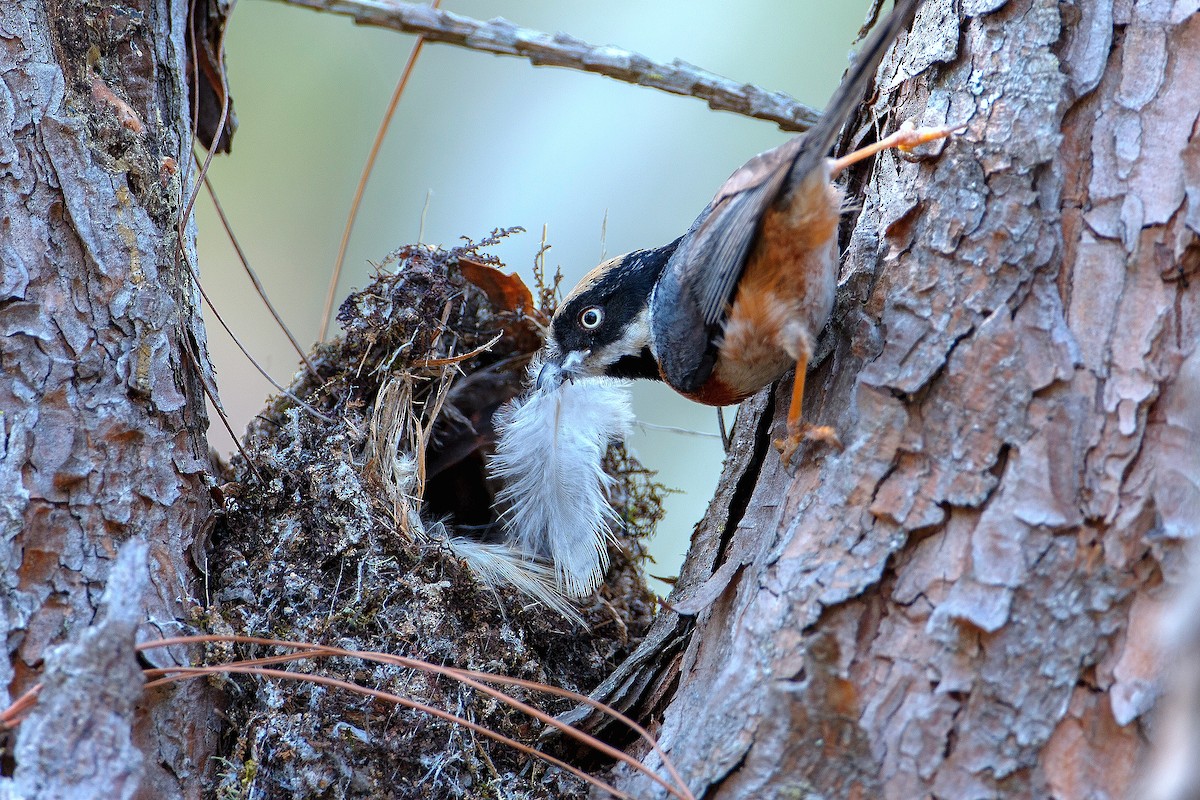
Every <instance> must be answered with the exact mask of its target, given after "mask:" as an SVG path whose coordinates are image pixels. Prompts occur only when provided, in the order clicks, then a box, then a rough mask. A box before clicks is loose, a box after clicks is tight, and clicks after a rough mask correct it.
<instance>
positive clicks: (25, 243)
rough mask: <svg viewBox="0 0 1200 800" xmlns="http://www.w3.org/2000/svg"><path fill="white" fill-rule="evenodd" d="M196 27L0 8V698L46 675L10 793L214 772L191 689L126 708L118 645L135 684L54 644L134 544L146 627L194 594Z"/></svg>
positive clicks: (87, 612) (82, 619) (138, 3)
mask: <svg viewBox="0 0 1200 800" xmlns="http://www.w3.org/2000/svg"><path fill="white" fill-rule="evenodd" d="M187 26H188V3H186V2H171V1H170V0H157V1H156V0H129V2H126V3H123V4H118V5H112V4H108V3H76V2H71V1H70V0H12V1H10V2H4V3H2V4H0V31H2V32H3V33H2V34H0V38H2V39H3V42H4V45H3V46H0V265H2V267H3V270H2V272H0V331H2V333H3V336H2V337H0V372H2V374H3V380H0V429H2V433H3V437H2V439H0V487H2V488H0V532H2V536H0V574H2V575H3V581H4V587H5V588H4V592H3V594H2V595H0V602H2V603H3V607H2V612H0V625H2V626H3V638H4V641H6V642H7V643H8V658H7V659H4V660H3V661H2V662H0V672H2V673H3V680H2V681H0V682H2V684H3V686H4V689H5V691H6V694H7V696H8V698H9V699H10V700H11V699H13V698H15V697H17V696H19V695H20V694H21V693H23V692H24V691H26V690H27V689H29V688H30V687H31V686H32V685H33V684H34V683H35V682H37V681H39V680H40V679H41V677H42V673H43V668H44V667H45V669H46V675H47V684H46V689H45V692H44V693H43V696H42V702H41V703H40V704H39V706H38V709H37V710H35V711H34V712H33V716H31V718H30V719H29V720H27V722H26V723H25V725H23V726H22V727H21V728H19V729H18V730H19V734H18V744H17V746H16V765H15V766H16V769H15V779H14V781H15V783H14V784H9V785H7V786H5V787H2V788H4V789H5V790H9V791H11V790H13V789H15V791H16V793H17V794H19V795H23V796H46V797H68V796H79V797H98V796H108V795H111V796H115V797H131V796H139V797H146V798H173V797H195V796H198V795H199V792H200V785H201V780H202V778H203V776H204V774H205V773H206V771H207V770H208V769H209V766H210V765H209V755H210V754H211V752H212V749H213V745H214V732H215V727H214V725H213V723H214V719H215V716H214V715H215V703H214V702H213V698H212V697H211V695H210V693H209V690H207V689H206V688H205V687H204V686H203V684H201V683H199V682H190V683H188V684H185V685H182V686H179V687H177V688H173V689H166V690H159V691H156V692H152V693H149V694H147V695H145V696H143V697H142V698H141V701H140V703H141V709H140V710H139V711H138V713H134V711H133V708H132V704H131V703H124V702H116V701H114V698H121V697H125V696H127V694H128V686H129V680H130V676H131V675H133V676H135V677H136V676H138V675H139V674H140V672H139V671H138V670H137V669H136V662H135V660H134V655H133V653H132V650H131V649H130V647H125V648H124V653H125V659H126V661H125V663H124V667H128V666H129V665H133V667H134V669H133V671H132V672H130V671H129V670H128V669H125V668H120V669H117V668H114V669H111V670H108V671H107V672H105V671H100V672H96V673H94V674H90V675H85V674H84V673H82V672H81V671H86V670H87V669H89V666H88V665H89V664H90V665H91V667H90V668H93V669H94V668H96V667H97V665H103V664H105V663H107V662H104V661H101V660H94V661H87V660H86V659H84V660H80V659H78V658H76V656H77V655H78V652H77V651H75V650H73V649H72V648H70V646H68V647H66V648H56V647H53V645H56V644H59V643H62V642H64V641H68V640H71V641H78V640H80V634H81V632H82V630H81V629H83V628H84V627H85V626H87V625H89V624H91V623H92V622H93V618H94V617H95V616H96V613H97V608H98V604H99V601H100V595H101V590H102V589H104V587H105V585H106V584H107V583H108V579H109V575H110V571H111V570H112V566H113V563H114V558H115V555H116V551H117V548H118V546H119V545H120V544H121V543H122V542H124V541H126V540H139V541H140V542H142V543H144V545H145V546H146V547H148V553H149V555H148V559H147V558H146V556H145V555H143V557H142V562H141V566H140V570H141V572H142V573H145V571H146V569H147V566H148V567H149V580H148V582H147V581H145V580H140V579H138V578H137V576H136V575H135V574H134V573H136V572H137V570H131V569H129V568H127V569H124V570H121V571H119V574H120V575H122V576H123V577H122V581H123V583H122V586H124V587H128V588H129V590H131V591H135V592H138V599H139V600H140V607H141V609H142V614H143V615H148V617H149V619H150V620H152V621H153V624H154V625H155V626H156V628H155V630H154V631H148V630H147V631H146V633H147V634H149V633H158V632H161V633H165V634H167V635H173V634H177V633H179V632H180V631H179V630H178V627H177V623H176V620H180V619H186V617H187V616H188V614H189V611H190V609H189V607H188V602H189V598H191V597H193V596H194V594H195V592H194V589H195V585H196V580H195V578H196V573H195V570H194V568H193V566H192V564H191V563H190V562H189V561H188V559H187V556H186V554H187V552H188V548H189V547H190V545H191V544H192V542H193V541H194V540H195V539H196V537H197V535H198V534H199V533H200V532H201V531H202V530H203V528H204V526H205V524H206V523H207V521H208V520H209V518H210V516H211V508H210V503H209V500H208V493H207V491H206V487H205V485H204V482H203V480H202V478H203V476H204V474H205V472H206V470H207V469H208V458H207V446H206V442H205V430H206V427H207V420H206V417H205V412H204V396H203V391H202V383H201V381H202V379H204V380H208V379H209V370H210V368H209V365H208V362H207V355H206V353H205V337H204V331H203V327H202V325H201V322H200V318H199V315H198V313H197V308H196V300H197V297H196V290H195V286H194V283H193V281H192V279H191V275H190V272H189V267H188V262H189V261H190V262H191V263H192V264H194V263H195V250H194V243H193V231H192V228H191V226H188V227H187V228H186V229H185V231H184V235H183V240H182V241H180V236H179V234H178V233H177V230H176V219H177V217H178V215H179V213H180V208H181V206H182V204H183V198H184V197H186V195H187V193H188V192H189V190H190V188H191V187H190V185H186V184H185V185H181V176H182V175H183V174H184V171H183V170H181V169H180V167H181V165H187V164H188V163H189V160H190V159H191V138H190V135H189V130H188V126H187V123H186V120H187V119H188V118H189V116H190V115H189V114H188V112H187V109H188V104H187V97H188V88H187V77H186V76H187V69H186V58H187V53H188V48H187V32H188V27H187ZM7 131H11V132H12V133H11V135H9V134H8V133H7ZM138 552H143V553H144V552H145V551H144V550H142V549H139V548H134V549H132V550H131V553H134V554H136V553H138ZM130 558H133V556H130ZM140 586H141V587H145V591H144V593H141V592H139V591H138V587H140ZM110 588H111V587H110ZM118 594H119V593H118ZM115 617H120V619H121V620H123V623H122V624H118V625H116V626H115V627H114V626H112V625H110V627H108V628H105V630H110V631H115V633H114V634H113V635H121V636H125V637H126V640H127V643H128V644H129V645H132V641H133V636H132V628H130V627H129V626H128V625H127V624H124V623H127V622H128V609H127V608H125V609H124V611H121V612H119V613H118V612H117V611H113V609H111V608H110V610H109V612H108V618H109V619H110V620H111V619H113V618H115ZM106 624H107V623H106ZM144 625H145V623H143V626H144ZM81 646H82V645H81ZM184 656H185V654H183V653H177V654H171V655H168V654H166V653H159V654H157V655H156V654H151V655H149V658H150V659H151V660H152V661H155V662H156V663H164V662H173V661H176V660H178V659H181V658H183V657H184ZM72 670H75V672H74V673H72ZM64 671H65V672H64ZM52 674H53V675H54V680H50V677H51V675H52ZM64 675H66V677H67V678H70V677H71V675H74V677H76V678H80V677H90V679H91V680H92V681H93V683H92V684H91V686H90V689H89V690H88V691H87V692H85V693H84V694H83V695H82V696H83V697H85V698H86V697H90V698H91V700H92V702H91V704H88V703H86V702H85V703H84V704H83V705H80V706H74V707H73V708H74V713H73V714H64V713H63V711H62V709H63V705H62V703H61V702H58V701H56V696H55V694H54V693H55V692H57V691H60V690H61V689H62V688H63V685H65V684H63V680H62V679H63V678H64ZM67 682H68V683H69V680H68V681H67ZM135 685H136V684H135ZM60 699H61V698H60ZM127 706H128V707H127ZM52 709H58V712H57V714H58V716H47V715H48V714H52V713H54V712H52V711H51V710H52ZM39 715H41V716H39ZM33 739H36V740H37V742H34V741H32V740H33ZM130 740H131V741H132V742H133V744H134V745H135V748H128V747H123V746H122V745H121V744H120V743H121V742H123V741H130ZM39 743H40V747H35V746H34V745H36V744H39ZM48 743H49V744H52V745H53V746H51V747H47V746H46V745H47V744H48ZM139 750H140V752H141V756H138V752H137V751H139ZM89 759H90V760H89ZM89 766H90V767H93V768H96V769H98V770H99V771H98V772H96V773H95V774H94V775H93V774H91V772H90V769H89ZM103 766H108V767H111V769H102V768H101V767H103ZM139 787H140V788H139Z"/></svg>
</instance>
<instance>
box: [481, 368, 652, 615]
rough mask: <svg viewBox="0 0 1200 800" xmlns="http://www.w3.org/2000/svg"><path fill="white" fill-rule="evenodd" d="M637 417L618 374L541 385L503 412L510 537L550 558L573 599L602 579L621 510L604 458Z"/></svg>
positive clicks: (502, 468)
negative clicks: (615, 506) (612, 500)
mask: <svg viewBox="0 0 1200 800" xmlns="http://www.w3.org/2000/svg"><path fill="white" fill-rule="evenodd" d="M535 368H536V365H535ZM534 374H536V373H534ZM633 420H634V417H633V409H632V407H631V405H630V400H629V383H628V381H620V380H614V379H612V378H576V379H575V380H573V381H567V382H566V383H564V384H563V385H562V386H560V387H559V388H558V389H557V390H555V391H536V390H535V391H534V392H533V393H532V394H530V395H529V396H528V397H526V398H524V399H522V400H518V401H516V402H515V403H513V404H511V405H509V406H506V407H505V408H503V409H502V410H501V411H500V412H499V414H498V415H497V421H498V422H497V429H498V430H499V431H500V437H499V439H498V441H497V443H496V453H495V455H494V456H493V457H492V461H491V470H492V473H493V475H495V476H497V477H499V478H500V479H501V480H502V481H503V483H504V488H503V489H502V490H501V491H500V493H499V494H498V495H497V497H496V501H497V503H498V504H499V505H502V506H506V510H505V512H504V515H503V519H504V527H505V531H506V533H507V537H508V542H509V544H510V545H512V546H513V547H515V548H517V549H519V550H521V551H522V552H524V553H526V554H527V555H528V556H530V557H533V558H546V559H549V560H550V562H551V563H553V564H554V573H555V578H556V580H557V583H558V587H559V589H560V590H561V591H562V592H563V593H564V594H566V595H568V596H570V597H586V596H587V595H589V594H591V593H592V592H593V591H595V589H596V587H597V586H599V585H600V582H601V581H602V580H603V579H604V570H605V569H606V568H607V567H608V547H607V543H606V541H605V540H606V538H607V537H608V536H609V535H610V534H609V525H610V524H611V523H612V522H615V521H616V514H615V513H614V512H613V510H612V507H611V506H610V505H609V503H608V490H609V488H610V487H611V486H612V484H613V482H614V481H613V479H612V478H611V477H609V475H608V474H607V473H605V472H604V470H603V468H602V467H601V462H602V461H603V459H604V453H605V451H606V450H607V449H608V444H609V442H610V441H612V440H614V439H621V438H624V437H625V436H626V435H627V434H628V433H629V431H630V429H631V428H632V426H633Z"/></svg>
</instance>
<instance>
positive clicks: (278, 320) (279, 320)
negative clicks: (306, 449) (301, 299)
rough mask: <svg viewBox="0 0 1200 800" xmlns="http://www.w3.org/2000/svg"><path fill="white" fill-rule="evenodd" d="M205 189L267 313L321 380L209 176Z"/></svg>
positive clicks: (206, 178) (311, 370)
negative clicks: (252, 261) (273, 299)
mask: <svg viewBox="0 0 1200 800" xmlns="http://www.w3.org/2000/svg"><path fill="white" fill-rule="evenodd" d="M204 188H205V189H207V190H208V197H209V199H210V200H212V204H213V210H215V211H216V212H217V219H219V220H220V221H221V227H223V228H224V229H225V235H226V236H227V237H228V238H229V243H230V244H231V245H233V249H234V252H236V253H237V257H238V260H239V261H241V262H242V269H243V270H245V271H246V277H248V278H249V279H250V282H251V283H252V284H254V291H255V292H257V293H258V298H259V299H260V300H262V302H263V305H264V306H266V307H267V311H269V312H271V316H272V317H274V319H275V324H276V325H278V326H279V330H281V331H283V335H284V336H286V337H287V340H288V341H289V342H291V343H292V349H294V350H295V351H296V354H297V355H299V356H300V360H301V361H303V362H304V366H305V367H307V368H308V372H309V374H310V375H312V376H313V377H314V378H317V379H318V380H319V379H320V377H321V376H320V375H318V374H317V368H316V367H315V366H313V363H312V361H310V360H309V358H308V354H307V353H305V352H304V348H303V347H301V346H300V342H298V341H296V337H295V336H293V335H292V331H291V330H290V329H289V328H288V326H287V323H286V322H284V321H283V317H281V316H280V315H279V312H278V311H277V310H276V309H275V304H274V303H272V302H271V298H270V297H268V296H267V290H266V289H265V288H264V287H263V285H262V281H260V280H259V279H258V273H257V272H255V271H254V268H253V267H251V266H250V259H249V258H247V256H246V251H244V250H243V249H242V245H241V242H239V241H238V238H237V235H236V234H234V232H233V225H231V224H230V222H229V217H227V216H225V209H224V208H222V207H221V201H220V200H219V199H218V198H217V190H216V189H214V188H213V185H212V181H211V180H210V179H209V177H208V175H205V176H204Z"/></svg>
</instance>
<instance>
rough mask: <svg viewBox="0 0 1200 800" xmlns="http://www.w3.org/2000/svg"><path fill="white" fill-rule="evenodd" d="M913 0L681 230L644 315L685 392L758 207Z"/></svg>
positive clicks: (806, 165) (818, 136)
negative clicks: (803, 120) (806, 118)
mask: <svg viewBox="0 0 1200 800" xmlns="http://www.w3.org/2000/svg"><path fill="white" fill-rule="evenodd" d="M919 4H920V0H897V2H896V7H895V9H893V11H892V13H891V14H889V15H888V17H887V18H886V19H884V20H883V22H882V23H880V24H879V25H877V26H876V27H875V29H874V30H873V31H872V32H871V35H870V36H869V37H868V39H867V42H866V43H865V44H864V45H863V47H862V50H861V51H860V52H859V55H858V59H857V60H856V61H855V63H854V65H853V66H851V68H850V71H849V73H848V74H847V75H846V77H845V78H844V79H843V80H842V83H841V84H840V85H839V86H838V88H837V90H836V91H835V92H834V95H833V98H832V99H831V100H830V101H829V106H828V107H827V108H826V110H825V114H824V115H823V116H822V117H821V119H819V120H818V121H817V123H816V125H814V126H813V127H812V129H811V130H810V131H808V133H805V134H803V135H801V136H797V137H795V138H794V139H792V140H791V141H788V142H785V143H784V144H782V145H780V146H779V147H777V148H775V149H774V150H769V151H767V152H765V153H762V154H760V155H758V156H755V157H754V158H752V159H751V160H750V161H749V162H747V163H746V164H745V166H743V167H741V168H740V169H738V170H737V171H736V172H734V173H733V175H731V176H730V177H729V179H728V180H727V181H726V182H725V184H724V185H723V186H722V187H721V189H720V190H719V191H718V192H717V194H716V196H715V197H714V198H713V201H712V202H711V203H709V205H708V207H707V208H706V209H705V210H704V211H703V212H701V214H700V216H699V217H697V218H696V221H695V222H693V223H692V227H691V229H690V230H689V231H688V232H687V233H686V234H684V237H683V239H682V241H680V243H679V247H678V248H677V249H676V251H675V254H674V255H673V256H672V257H671V261H670V262H669V263H668V264H667V267H666V269H665V271H664V274H663V278H662V280H661V281H660V282H659V286H658V287H657V288H656V290H655V294H654V298H653V300H652V302H653V306H652V313H651V323H652V325H653V326H654V328H655V330H654V336H655V341H656V342H658V348H659V350H660V352H659V353H657V354H656V355H657V356H658V359H659V363H660V365H661V367H662V370H663V377H664V378H665V379H666V381H667V382H668V383H669V384H671V386H673V387H675V388H676V389H678V390H680V391H683V392H691V391H695V390H696V389H698V388H699V387H700V386H702V385H703V384H704V382H705V381H706V380H708V377H709V375H710V374H711V372H712V368H713V366H714V365H715V363H716V354H715V352H713V351H714V349H715V342H716V340H717V338H718V337H719V336H720V333H721V328H722V326H723V323H724V321H725V314H726V312H727V311H728V309H729V306H730V303H731V302H732V300H733V295H734V292H735V291H736V289H737V284H738V281H739V280H740V279H741V277H742V273H743V272H744V271H745V268H746V259H747V257H748V256H749V254H750V249H751V248H752V247H753V246H754V240H755V237H756V236H757V235H758V228H759V223H760V222H761V220H762V216H763V213H764V212H765V211H766V210H767V208H768V207H769V206H770V204H771V203H773V202H775V200H776V199H777V198H779V197H780V195H781V194H784V193H786V192H788V191H789V190H791V189H792V188H793V187H796V186H799V185H800V184H802V183H803V181H804V179H805V178H807V177H808V176H809V175H810V173H811V172H812V171H813V170H814V169H815V168H816V167H818V166H819V165H820V164H821V162H822V159H824V158H825V157H826V154H827V153H828V152H829V149H830V148H831V147H832V146H833V143H834V141H835V140H836V138H837V135H838V133H839V132H840V131H841V129H842V126H843V125H845V123H846V120H847V119H848V118H849V117H850V114H851V113H852V112H853V111H854V109H855V108H857V107H858V104H859V102H860V101H861V99H862V95H863V92H864V91H866V87H867V85H868V84H869V83H870V81H871V79H872V78H873V77H874V75H875V70H876V69H877V68H878V66H879V62H880V61H881V60H882V58H883V55H884V53H886V52H887V49H888V47H889V46H890V45H891V42H892V40H893V39H895V38H896V36H897V35H899V33H900V32H901V31H902V30H904V29H905V28H907V27H908V25H909V24H910V23H911V22H912V19H913V17H914V16H915V15H916V11H917V6H918V5H919ZM664 312H665V313H664Z"/></svg>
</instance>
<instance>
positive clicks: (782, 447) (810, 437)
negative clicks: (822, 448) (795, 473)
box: [774, 422, 842, 466]
mask: <svg viewBox="0 0 1200 800" xmlns="http://www.w3.org/2000/svg"><path fill="white" fill-rule="evenodd" d="M801 442H816V443H818V444H824V445H826V446H828V447H830V448H832V449H834V450H841V449H842V440H841V439H839V438H838V435H837V431H835V430H834V429H833V428H832V427H830V426H829V425H810V424H809V423H807V422H801V423H800V424H798V425H796V426H795V427H793V426H791V425H789V426H788V431H787V436H785V437H783V438H781V439H776V440H775V442H774V444H775V449H776V450H778V451H779V455H780V456H781V457H782V458H783V463H784V465H785V466H786V465H788V464H791V463H792V456H794V455H795V454H796V451H797V450H798V449H799V448H800V443H801Z"/></svg>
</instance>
